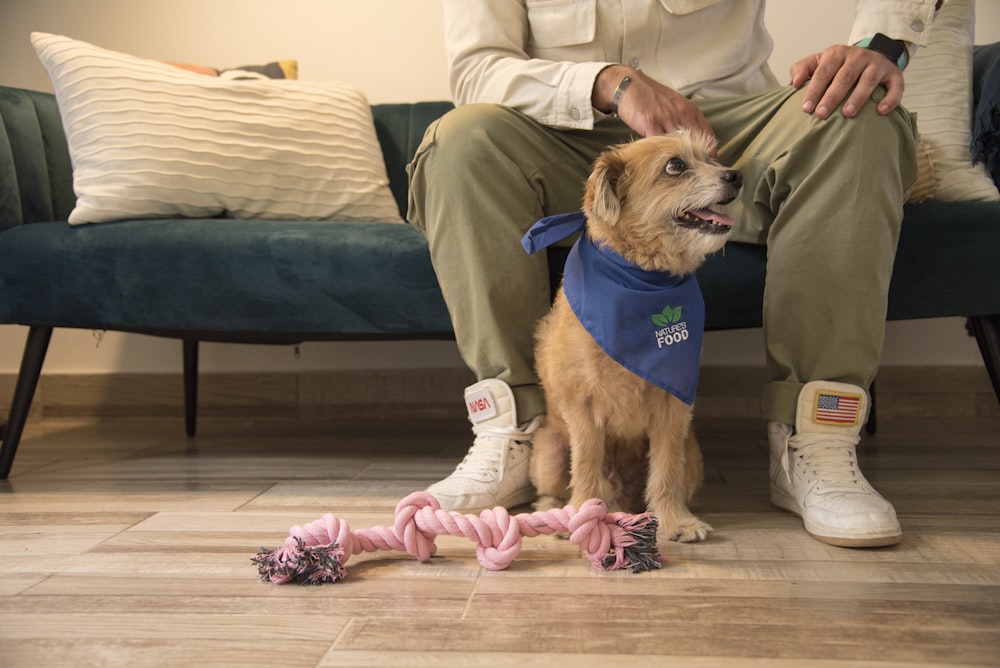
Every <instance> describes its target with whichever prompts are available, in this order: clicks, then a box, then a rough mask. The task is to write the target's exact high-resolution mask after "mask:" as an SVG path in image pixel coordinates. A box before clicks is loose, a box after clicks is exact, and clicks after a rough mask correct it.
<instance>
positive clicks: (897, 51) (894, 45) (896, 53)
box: [854, 32, 910, 72]
mask: <svg viewBox="0 0 1000 668" xmlns="http://www.w3.org/2000/svg"><path fill="white" fill-rule="evenodd" d="M854 46H860V47H864V48H866V49H869V50H871V51H875V52H876V53H880V54H882V55H883V56H885V57H886V58H888V59H889V60H891V61H892V62H893V63H895V64H896V67H898V68H899V71H900V72H902V71H903V70H905V69H906V66H907V65H908V64H909V62H910V51H909V49H908V48H907V45H906V42H904V41H902V40H898V39H892V38H891V37H887V36H886V35H883V34H882V33H880V32H878V33H875V35H874V36H872V37H868V38H866V39H863V40H861V41H860V42H857V43H855V45H854Z"/></svg>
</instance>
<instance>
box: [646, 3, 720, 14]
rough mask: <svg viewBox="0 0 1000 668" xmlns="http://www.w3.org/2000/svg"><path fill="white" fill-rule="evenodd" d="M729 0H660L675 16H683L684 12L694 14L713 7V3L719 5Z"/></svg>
mask: <svg viewBox="0 0 1000 668" xmlns="http://www.w3.org/2000/svg"><path fill="white" fill-rule="evenodd" d="M728 1H729V0H660V4H662V5H663V7H664V9H666V10H667V11H668V12H670V13H671V14H674V15H675V16H683V15H684V14H692V13H694V12H697V11H700V10H702V9H706V8H708V7H711V6H712V5H717V4H719V3H720V2H728Z"/></svg>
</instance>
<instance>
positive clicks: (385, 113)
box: [372, 102, 454, 219]
mask: <svg viewBox="0 0 1000 668" xmlns="http://www.w3.org/2000/svg"><path fill="white" fill-rule="evenodd" d="M453 106H454V105H452V103H451V102H414V103H412V104H408V103H403V104H376V105H373V106H372V116H374V118H375V132H376V134H377V135H378V140H379V142H380V143H381V144H382V155H383V157H384V158H385V169H386V171H387V172H388V174H389V188H390V189H391V190H392V195H393V197H395V198H396V205H397V206H399V215H401V216H402V217H403V218H404V219H405V218H406V207H407V192H408V190H409V180H408V177H407V175H406V164H407V163H408V162H409V161H410V160H411V159H413V156H414V154H415V153H416V152H417V148H418V147H419V146H420V142H421V140H422V139H423V138H424V131H425V130H426V129H427V127H428V126H429V125H430V124H431V123H432V122H433V121H434V120H436V119H437V118H439V117H440V116H443V115H444V114H445V112H447V111H449V110H450V109H451V108H452V107H453Z"/></svg>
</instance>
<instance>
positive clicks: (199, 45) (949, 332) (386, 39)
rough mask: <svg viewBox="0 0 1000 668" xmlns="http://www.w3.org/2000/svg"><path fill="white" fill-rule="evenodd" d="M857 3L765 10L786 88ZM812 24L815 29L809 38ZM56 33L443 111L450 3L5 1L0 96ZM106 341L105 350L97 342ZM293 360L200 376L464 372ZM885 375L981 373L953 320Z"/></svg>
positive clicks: (370, 346) (78, 368) (25, 83)
mask: <svg viewBox="0 0 1000 668" xmlns="http://www.w3.org/2000/svg"><path fill="white" fill-rule="evenodd" d="M853 4H854V3H852V2H850V1H849V0H843V1H842V2H838V3H831V2H818V1H815V2H808V3H807V2H804V1H803V0H770V2H769V5H768V23H769V26H770V28H771V31H772V33H773V34H774V36H775V42H776V47H775V52H774V56H773V58H772V67H773V68H774V70H775V73H776V74H777V75H778V77H779V79H782V78H784V76H785V73H786V72H787V71H788V66H789V65H790V64H791V63H792V62H794V61H795V60H796V59H797V58H799V57H801V56H804V55H806V54H808V53H811V52H813V51H817V50H819V49H820V48H822V47H823V46H826V45H827V44H830V43H836V42H842V41H844V40H845V39H846V38H847V34H848V31H849V29H850V25H851V19H852V16H853ZM976 10H977V41H979V42H980V43H986V42H993V41H998V40H1000V2H997V0H977V3H976ZM805 26H808V28H809V29H808V30H806V29H805ZM35 30H38V31H44V32H53V33H59V34H64V35H68V36H70V37H74V38H76V39H82V40H86V41H90V42H93V43H95V44H98V45H100V46H103V47H106V48H109V49H114V50H118V51H124V52H127V53H131V54H134V55H137V56H142V57H148V58H158V59H164V60H176V61H186V62H192V63H200V64H207V65H213V66H217V67H233V66H237V65H243V64H252V63H262V62H267V61H271V60H277V59H284V58H294V59H297V60H298V61H299V77H300V78H302V79H314V80H322V81H336V80H340V81H349V82H352V83H355V84H357V85H358V86H360V87H361V88H362V89H363V90H365V91H366V93H367V94H368V96H369V99H370V100H371V101H372V102H409V101H415V100H428V99H447V98H448V97H449V94H448V84H447V78H446V74H445V63H444V50H443V46H442V34H443V33H442V27H441V0H365V1H364V2H348V1H347V0H286V1H285V2H280V3H276V2H273V1H268V2H259V1H256V0H169V1H167V0H143V1H142V2H136V1H135V0H86V1H81V0H0V84H4V85H10V86H20V87H23V88H32V89H37V90H51V85H50V84H49V81H48V78H47V76H46V74H45V72H44V70H43V69H42V67H41V66H40V65H39V64H38V61H37V60H36V58H35V56H34V53H33V51H32V50H31V46H30V44H29V42H28V34H29V33H30V32H32V31H35ZM25 331H26V330H25V329H24V328H22V327H16V326H9V325H8V326H0V373H14V372H16V371H17V368H18V365H19V363H20V356H21V351H22V348H23V343H24V333H25ZM98 339H101V340H100V345H97V344H98ZM761 341H762V338H761V333H760V331H758V330H752V331H738V332H711V333H709V334H708V336H707V337H706V345H705V355H704V361H705V363H706V364H708V365H730V364H759V363H761V362H762V361H763V357H762V353H761ZM179 348H180V347H179V345H178V344H177V342H175V341H171V340H160V339H153V338H149V337H142V336H137V335H127V334H120V333H116V332H108V333H107V334H106V335H105V336H103V337H99V336H97V335H95V334H94V333H92V332H80V331H68V330H57V332H56V333H55V335H54V338H53V343H52V346H51V348H50V351H49V355H48V358H47V360H46V364H45V370H46V371H47V372H53V373H75V372H80V373H101V372H112V371H132V372H176V371H178V370H179V363H180V349H179ZM293 353H294V351H293V349H292V348H287V347H278V348H272V347H259V346H232V345H211V344H207V345H205V346H204V348H203V351H202V368H203V369H204V370H205V371H239V370H267V371H272V370H297V369H336V368H378V367H408V366H424V367H436V366H460V365H461V360H460V359H459V356H458V354H457V352H456V350H455V346H454V344H452V343H449V342H415V343H378V344H375V343H311V344H305V345H303V346H302V349H301V353H302V354H301V357H300V358H296V357H295V355H294V354H293ZM883 363H884V364H886V365H908V364H960V365H978V364H980V358H979V354H978V351H977V350H976V347H975V344H974V342H973V341H972V340H971V339H969V338H968V337H966V335H965V332H964V329H963V326H962V321H961V320H958V319H944V320H930V321H918V322H904V323H889V331H888V334H887V340H886V350H885V355H884V357H883Z"/></svg>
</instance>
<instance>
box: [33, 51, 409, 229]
mask: <svg viewBox="0 0 1000 668" xmlns="http://www.w3.org/2000/svg"><path fill="white" fill-rule="evenodd" d="M31 43H32V45H33V46H34V47H35V51H36V53H37V54H38V57H39V59H40V60H41V62H42V65H44V67H45V69H46V70H47V71H48V73H49V77H50V78H51V79H52V84H53V87H54V89H55V93H56V99H57V100H58V102H59V110H60V113H61V115H62V119H63V126H64V129H65V132H66V137H67V140H68V143H69V151H70V157H71V159H72V161H73V186H74V189H75V190H76V195H77V202H76V208H74V209H73V212H72V213H71V214H70V217H69V222H70V223H73V224H80V223H99V222H106V221H112V220H123V219H136V218H140V219H141V218H172V217H185V218H192V217H193V218H205V217H214V216H218V215H226V216H229V217H232V218H258V219H263V218H271V219H278V220H286V219H299V220H331V219H336V220H380V221H386V222H400V223H401V222H403V221H402V219H401V218H400V216H399V210H398V208H397V206H396V202H395V200H394V199H393V197H392V193H391V191H390V190H389V180H388V177H387V176H386V171H385V163H384V161H383V158H382V151H381V148H380V146H379V143H378V138H377V137H376V135H375V128H374V125H373V123H372V115H371V108H370V107H369V105H368V101H367V100H366V99H365V96H364V94H363V93H361V92H360V91H359V90H357V89H356V88H354V87H353V86H350V85H346V84H339V83H310V82H304V81H296V80H249V81H231V80H225V79H216V78H212V77H204V76H200V75H198V74H194V73H191V72H187V71H185V70H182V69H178V68H176V67H173V66H170V65H167V64H164V63H161V62H158V61H154V60H146V59H143V58H136V57H134V56H129V55H126V54H122V53H116V52H114V51H108V50H106V49H101V48H99V47H96V46H94V45H92V44H87V43H86V42H80V41H77V40H73V39H69V38H67V37H62V36H59V35H50V34H45V33H33V34H32V35H31Z"/></svg>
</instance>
